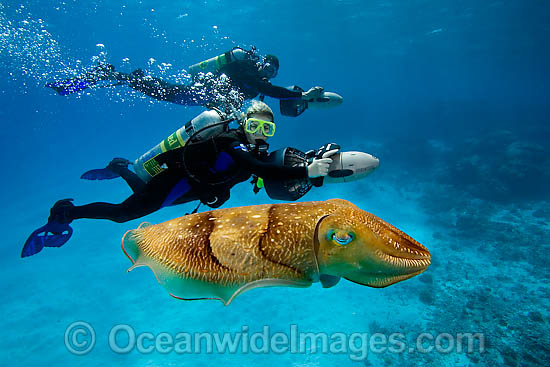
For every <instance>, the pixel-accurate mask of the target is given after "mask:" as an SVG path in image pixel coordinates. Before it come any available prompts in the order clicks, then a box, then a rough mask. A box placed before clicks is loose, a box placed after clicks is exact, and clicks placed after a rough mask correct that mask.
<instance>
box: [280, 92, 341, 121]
mask: <svg viewBox="0 0 550 367" xmlns="http://www.w3.org/2000/svg"><path fill="white" fill-rule="evenodd" d="M286 89H288V90H291V91H294V92H303V91H304V90H303V89H302V88H300V87H298V86H297V85H292V86H290V87H287V88H286ZM342 102H344V98H343V97H342V96H341V95H339V94H337V93H334V92H323V94H322V95H321V96H320V97H317V98H311V99H309V100H303V99H302V100H295V99H294V100H293V99H290V100H281V102H280V109H281V115H284V116H290V117H296V116H299V115H301V114H302V113H304V111H305V110H307V109H308V108H314V109H325V108H332V107H336V106H340V105H341V104H342Z"/></svg>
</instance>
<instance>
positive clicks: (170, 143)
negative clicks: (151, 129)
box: [134, 109, 226, 183]
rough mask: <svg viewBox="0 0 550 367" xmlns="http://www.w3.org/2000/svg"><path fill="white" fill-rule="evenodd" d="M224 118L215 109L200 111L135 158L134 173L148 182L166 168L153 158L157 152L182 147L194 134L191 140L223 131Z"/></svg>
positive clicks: (204, 137)
mask: <svg viewBox="0 0 550 367" xmlns="http://www.w3.org/2000/svg"><path fill="white" fill-rule="evenodd" d="M225 118H226V116H225V115H224V114H223V113H222V112H221V111H219V110H217V109H211V110H207V111H204V112H202V113H201V114H200V115H198V116H197V117H195V118H194V119H192V120H191V121H189V122H188V123H186V124H185V125H184V126H182V127H181V128H180V129H178V130H176V131H175V132H173V133H172V134H170V136H168V137H167V138H166V139H164V140H163V141H161V142H160V143H159V144H157V145H156V146H155V147H154V148H152V149H151V150H149V151H148V152H147V153H145V154H143V155H142V156H141V157H139V158H138V159H136V161H135V162H134V170H135V171H136V174H137V175H138V176H139V178H141V179H142V180H143V182H145V183H147V182H149V181H150V180H151V179H152V178H153V177H155V176H156V175H158V174H159V173H161V172H162V171H164V170H165V169H166V167H163V166H161V165H160V164H159V163H158V162H157V161H156V160H155V158H156V157H157V156H158V155H159V154H162V153H164V152H167V151H169V150H172V149H176V148H181V147H183V146H184V145H185V144H186V143H187V142H188V140H189V138H190V137H192V136H193V135H195V136H194V137H193V141H195V140H203V139H207V138H209V137H212V136H214V135H217V134H219V133H221V132H223V131H224V129H225V126H226V125H224V124H223V123H222V122H223V121H224V120H225ZM213 125H215V126H213ZM208 127H210V128H208ZM200 130H202V131H200Z"/></svg>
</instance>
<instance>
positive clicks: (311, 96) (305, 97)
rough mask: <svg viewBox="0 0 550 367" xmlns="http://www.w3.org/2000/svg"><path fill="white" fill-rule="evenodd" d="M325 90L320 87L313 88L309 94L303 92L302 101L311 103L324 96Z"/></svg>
mask: <svg viewBox="0 0 550 367" xmlns="http://www.w3.org/2000/svg"><path fill="white" fill-rule="evenodd" d="M324 90H325V89H324V88H323V87H319V86H316V87H313V88H311V89H310V90H308V91H307V92H302V99H303V100H305V101H309V100H312V99H315V98H319V97H321V96H322V95H323V91H324Z"/></svg>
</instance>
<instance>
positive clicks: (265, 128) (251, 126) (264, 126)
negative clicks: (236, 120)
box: [244, 118, 275, 137]
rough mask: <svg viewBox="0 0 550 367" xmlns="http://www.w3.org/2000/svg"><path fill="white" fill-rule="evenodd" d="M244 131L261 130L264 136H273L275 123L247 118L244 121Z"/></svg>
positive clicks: (252, 132)
mask: <svg viewBox="0 0 550 367" xmlns="http://www.w3.org/2000/svg"><path fill="white" fill-rule="evenodd" d="M244 131H246V132H247V133H249V134H254V133H256V132H258V131H261V132H262V134H263V135H264V136H268V137H269V136H273V135H274V134H275V123H273V122H271V121H264V120H260V119H255V118H249V119H247V120H246V122H245V123H244Z"/></svg>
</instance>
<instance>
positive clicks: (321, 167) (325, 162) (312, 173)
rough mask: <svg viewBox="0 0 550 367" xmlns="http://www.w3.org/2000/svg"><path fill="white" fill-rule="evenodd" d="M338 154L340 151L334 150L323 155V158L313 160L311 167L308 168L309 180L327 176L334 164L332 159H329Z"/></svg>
mask: <svg viewBox="0 0 550 367" xmlns="http://www.w3.org/2000/svg"><path fill="white" fill-rule="evenodd" d="M336 152H338V149H332V150H329V151H326V152H325V153H323V155H322V156H321V158H315V159H313V161H312V162H311V163H310V164H309V166H307V176H308V177H309V178H316V177H324V176H326V175H327V174H328V169H329V167H330V164H331V163H332V159H331V158H329V157H330V156H332V155H334V154H336Z"/></svg>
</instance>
